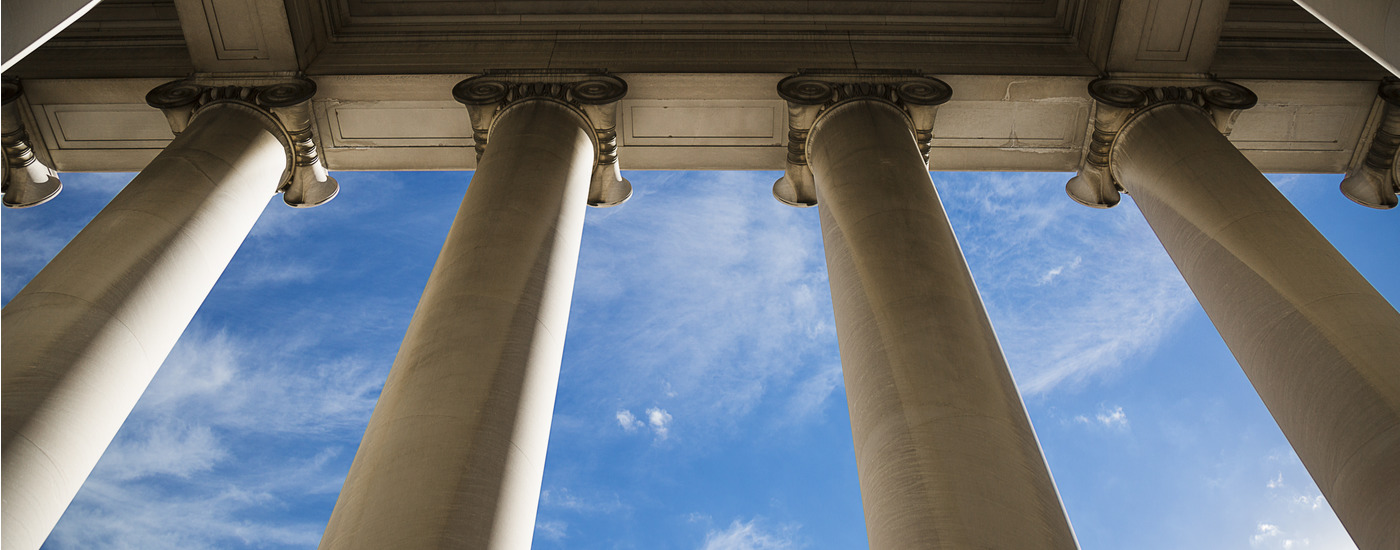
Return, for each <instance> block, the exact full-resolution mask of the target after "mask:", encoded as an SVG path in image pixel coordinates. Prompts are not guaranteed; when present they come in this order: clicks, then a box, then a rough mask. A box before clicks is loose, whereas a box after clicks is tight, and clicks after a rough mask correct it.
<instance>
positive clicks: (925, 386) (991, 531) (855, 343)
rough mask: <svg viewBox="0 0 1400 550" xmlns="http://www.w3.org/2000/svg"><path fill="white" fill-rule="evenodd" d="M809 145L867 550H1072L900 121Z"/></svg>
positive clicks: (844, 117) (841, 116) (836, 130)
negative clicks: (1007, 549) (844, 384)
mask: <svg viewBox="0 0 1400 550" xmlns="http://www.w3.org/2000/svg"><path fill="white" fill-rule="evenodd" d="M809 139H810V142H809V143H810V145H809V162H810V164H811V167H812V171H813V173H814V176H815V181H816V186H817V190H818V193H819V200H818V208H819V209H820V214H821V224H822V234H823V238H824V241H825V246H826V260H827V270H828V272H829V276H830V279H831V296H832V302H833V305H834V307H835V312H836V333H837V336H838V339H839V341H840V350H841V364H842V371H843V374H844V376H845V382H846V394H847V399H848V404H849V406H850V411H851V425H852V431H853V435H854V441H855V451H856V464H857V467H858V470H859V474H860V486H861V498H862V500H863V503H864V507H865V521H866V530H867V532H868V534H869V539H870V547H871V548H872V549H875V550H892V549H907V548H919V549H932V548H1017V549H1038V548H1056V549H1064V548H1076V547H1077V543H1076V542H1075V539H1074V534H1073V532H1072V530H1071V529H1070V526H1069V522H1068V520H1067V518H1066V517H1065V514H1064V511H1063V509H1062V507H1061V505H1060V500H1059V494H1058V493H1057V491H1056V489H1055V485H1054V482H1053V481H1052V479H1051V477H1050V472H1049V470H1048V468H1047V467H1046V464H1045V460H1044V458H1043V457H1042V455H1041V451H1040V446H1039V443H1038V441H1037V440H1036V437H1035V432H1034V431H1033V430H1032V428H1031V425H1030V420H1029V418H1028V417H1027V415H1026V411H1025V407H1024V405H1023V404H1022V402H1021V398H1020V395H1019V394H1018V393H1017V391H1016V386H1015V383H1014V381H1013V380H1012V378H1011V373H1010V371H1009V370H1008V368H1007V365H1006V361H1005V359H1004V358H1003V357H1002V353H1001V347H1000V345H999V344H998V343H997V339H996V335H995V334H994V333H993V331H992V326H991V323H990V321H989V320H988V319H987V315H986V311H985V310H984V308H983V305H982V301H981V298H980V297H979V295H978V292H977V287H976V285H975V284H974V283H973V280H972V275H971V273H970V272H969V271H968V268H967V263H966V261H965V260H964V259H963V255H962V251H961V249H960V248H959V246H958V242H957V238H956V237H955V236H954V235H953V230H952V227H951V226H950V225H949V223H948V217H947V215H946V214H945V212H944V211H943V207H942V205H941V203H940V202H939V198H938V193H937V191H936V190H935V189H934V186H933V182H932V180H931V179H930V178H929V174H928V170H927V168H926V167H925V166H924V164H923V159H922V157H921V155H920V153H919V150H918V147H917V145H916V143H915V140H914V136H913V135H912V133H911V132H910V130H909V126H908V123H907V122H906V121H905V119H904V115H903V113H901V112H900V111H899V110H898V109H897V108H895V107H894V106H892V105H889V104H886V103H883V102H878V101H857V102H849V103H845V104H842V105H838V106H836V107H833V108H832V110H831V111H829V112H827V113H825V114H823V115H822V118H821V119H820V120H818V121H817V124H816V126H815V127H814V128H813V130H812V133H811V135H810V137H809Z"/></svg>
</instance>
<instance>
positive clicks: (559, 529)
mask: <svg viewBox="0 0 1400 550" xmlns="http://www.w3.org/2000/svg"><path fill="white" fill-rule="evenodd" d="M568 530H569V524H567V523H564V522H562V521H558V520H551V521H539V522H535V534H537V535H539V536H541V537H544V538H545V539H546V540H552V541H556V542H557V541H561V540H564V537H566V536H568Z"/></svg>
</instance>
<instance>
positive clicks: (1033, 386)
mask: <svg viewBox="0 0 1400 550" xmlns="http://www.w3.org/2000/svg"><path fill="white" fill-rule="evenodd" d="M948 177H949V176H946V175H941V174H935V176H934V178H935V181H936V182H938V183H939V185H938V190H939V193H940V195H941V196H942V198H943V201H944V204H945V206H946V208H947V210H948V214H949V218H950V219H951V221H952V223H953V228H954V230H955V231H956V232H957V234H958V238H959V242H960V243H961V244H962V245H963V252H964V254H965V255H966V256H967V261H968V265H969V266H970V267H971V268H972V272H973V275H974V277H975V278H976V280H977V284H978V287H979V289H980V290H981V292H982V297H983V300H985V302H986V306H987V311H988V313H989V315H990V316H991V318H992V321H993V323H994V325H995V326H996V329H997V335H998V337H999V339H1000V341H1001V344H1002V348H1003V349H1004V351H1005V353H1006V357H1007V361H1008V363H1009V364H1010V365H1011V369H1012V371H1013V372H1014V374H1015V375H1016V381H1017V383H1018V386H1019V387H1020V389H1021V391H1022V392H1023V393H1025V394H1030V395H1034V394H1043V393H1046V392H1050V391H1051V390H1053V389H1055V388H1058V387H1060V386H1061V385H1062V384H1080V383H1083V382H1084V381H1086V380H1089V379H1090V378H1091V377H1093V376H1095V375H1098V374H1101V373H1107V372H1111V371H1113V370H1114V369H1117V368H1119V367H1121V366H1123V365H1124V364H1126V363H1128V362H1129V360H1130V359H1131V358H1132V357H1135V356H1140V355H1146V354H1149V353H1151V352H1152V350H1154V349H1155V348H1156V346H1157V345H1158V344H1159V343H1160V342H1161V341H1162V339H1163V338H1164V337H1165V336H1166V335H1167V334H1169V333H1170V332H1171V331H1172V330H1174V329H1175V328H1176V327H1177V326H1178V325H1179V324H1180V321H1181V320H1182V319H1183V318H1184V316H1183V314H1184V313H1185V312H1187V311H1189V309H1190V308H1191V306H1192V303H1193V298H1192V296H1191V293H1190V291H1189V289H1188V288H1187V287H1186V284H1185V282H1184V281H1182V279H1181V277H1180V275H1179V274H1178V272H1177V271H1176V268H1175V266H1174V265H1173V264H1172V263H1171V259H1170V258H1169V257H1168V256H1167V254H1166V252H1165V251H1164V250H1163V249H1162V245H1161V244H1160V242H1159V241H1158V240H1157V238H1156V237H1155V236H1154V234H1153V233H1152V231H1151V229H1150V228H1149V227H1148V226H1147V224H1146V222H1145V221H1144V220H1143V219H1142V215H1141V214H1140V213H1139V212H1138V211H1137V210H1136V206H1135V205H1133V204H1132V201H1131V200H1128V201H1124V202H1123V204H1121V205H1119V206H1118V207H1117V208H1113V209H1110V210H1095V209H1090V208H1085V207H1082V206H1079V205H1077V204H1074V202H1073V201H1070V200H1068V199H1067V198H1066V197H1065V196H1064V182H1065V181H1066V180H1067V179H1068V177H1069V175H1068V174H1022V175H1013V174H968V175H959V176H958V181H957V182H947V180H946V178H948ZM989 220H995V223H988V221H989ZM1086 249H1087V250H1091V251H1093V253H1085V252H1084V250H1086ZM1047 266H1050V267H1049V268H1047ZM1050 283H1053V284H1050Z"/></svg>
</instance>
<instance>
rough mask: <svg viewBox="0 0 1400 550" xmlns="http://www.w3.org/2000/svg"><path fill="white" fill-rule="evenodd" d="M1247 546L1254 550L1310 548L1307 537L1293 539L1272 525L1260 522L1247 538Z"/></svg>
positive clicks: (1293, 537)
mask: <svg viewBox="0 0 1400 550" xmlns="http://www.w3.org/2000/svg"><path fill="white" fill-rule="evenodd" d="M1249 545H1250V546H1252V547H1254V548H1280V549H1282V550H1293V549H1295V548H1308V547H1311V541H1310V540H1309V539H1308V538H1307V537H1302V538H1298V537H1295V536H1293V535H1291V534H1289V533H1287V532H1285V531H1283V530H1282V529H1280V528H1279V526H1277V525H1274V524H1272V523H1264V522H1260V523H1259V525H1258V526H1257V527H1256V529H1255V534H1254V535H1253V536H1251V537H1249Z"/></svg>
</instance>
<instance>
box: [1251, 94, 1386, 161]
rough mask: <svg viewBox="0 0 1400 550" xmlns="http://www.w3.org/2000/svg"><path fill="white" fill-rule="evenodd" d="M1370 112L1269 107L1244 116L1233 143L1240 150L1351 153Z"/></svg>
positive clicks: (1329, 107) (1330, 107) (1345, 108)
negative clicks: (1349, 151) (1367, 113)
mask: <svg viewBox="0 0 1400 550" xmlns="http://www.w3.org/2000/svg"><path fill="white" fill-rule="evenodd" d="M1365 116H1366V113H1365V112H1364V111H1360V110H1358V109H1356V108H1355V107H1351V106H1344V105H1298V104H1265V103H1261V104H1260V105H1257V106H1255V107H1254V108H1252V109H1249V110H1246V111H1244V112H1242V113H1240V118H1239V120H1238V121H1236V123H1235V127H1234V130H1233V131H1232V132H1231V133H1230V141H1231V142H1233V143H1234V144H1235V147H1238V148H1239V149H1240V150H1259V151H1335V152H1342V151H1347V150H1350V149H1351V148H1352V147H1353V146H1354V144H1355V141H1356V136H1357V135H1358V134H1359V133H1360V132H1361V126H1362V125H1363V124H1364V123H1365Z"/></svg>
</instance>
